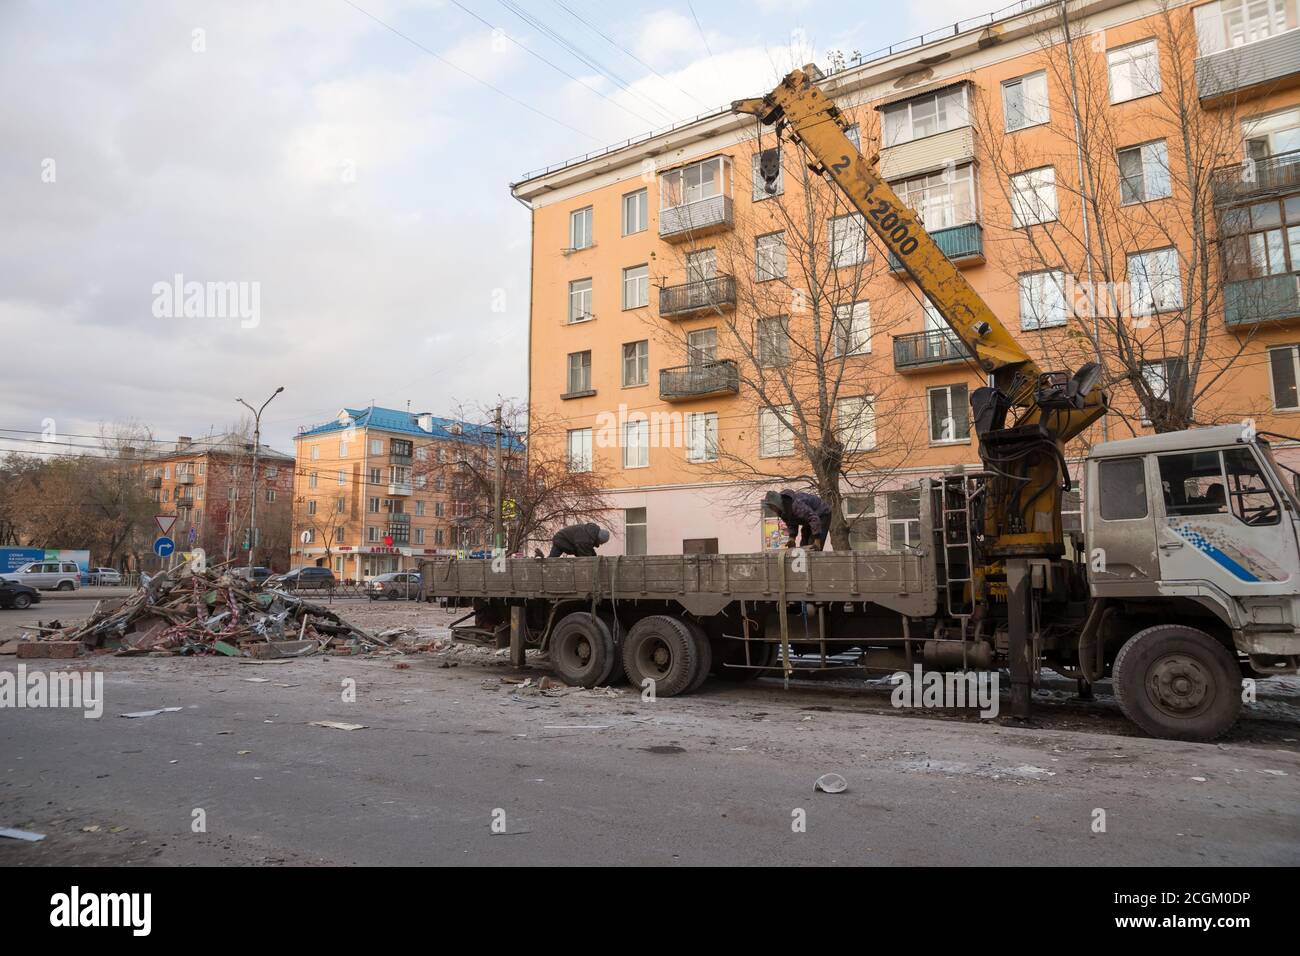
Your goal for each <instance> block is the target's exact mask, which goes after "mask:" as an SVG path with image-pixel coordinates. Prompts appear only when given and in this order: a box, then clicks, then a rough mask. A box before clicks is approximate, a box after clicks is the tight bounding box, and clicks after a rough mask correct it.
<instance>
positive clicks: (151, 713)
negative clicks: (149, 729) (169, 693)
mask: <svg viewBox="0 0 1300 956" xmlns="http://www.w3.org/2000/svg"><path fill="white" fill-rule="evenodd" d="M183 709H184V708H182V707H159V708H158V709H157V710H137V711H136V712H135V713H134V714H118V715H117V716H119V717H157V716H158V715H159V714H174V713H176V711H178V710H183Z"/></svg>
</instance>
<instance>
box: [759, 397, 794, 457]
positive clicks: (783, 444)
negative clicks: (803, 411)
mask: <svg viewBox="0 0 1300 956" xmlns="http://www.w3.org/2000/svg"><path fill="white" fill-rule="evenodd" d="M778 407H779V408H780V409H781V412H782V414H784V415H785V416H786V418H787V419H788V418H789V417H790V414H791V411H792V409H791V407H790V406H789V405H781V406H778ZM793 454H794V430H793V429H792V428H790V426H789V425H787V424H786V423H785V422H783V421H782V420H781V418H780V416H779V415H777V413H776V412H775V411H774V410H773V409H770V408H760V409H759V410H758V457H759V458H789V457H790V456H791V455H793Z"/></svg>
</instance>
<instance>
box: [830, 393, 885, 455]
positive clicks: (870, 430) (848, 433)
mask: <svg viewBox="0 0 1300 956" xmlns="http://www.w3.org/2000/svg"><path fill="white" fill-rule="evenodd" d="M846 418H847V419H848V421H847V422H846ZM835 433H836V436H837V437H838V438H839V440H840V443H841V444H842V445H843V446H844V451H845V453H846V454H850V455H857V454H862V453H863V452H867V451H874V450H875V448H876V401H875V396H874V395H858V396H851V397H848V398H841V399H837V400H836V402H835Z"/></svg>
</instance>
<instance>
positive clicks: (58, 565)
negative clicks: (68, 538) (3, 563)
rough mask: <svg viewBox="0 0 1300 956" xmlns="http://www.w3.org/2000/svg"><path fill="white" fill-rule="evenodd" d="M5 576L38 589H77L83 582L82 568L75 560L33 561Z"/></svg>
mask: <svg viewBox="0 0 1300 956" xmlns="http://www.w3.org/2000/svg"><path fill="white" fill-rule="evenodd" d="M5 578H6V579H7V580H10V581H17V582H18V583H19V584H25V585H27V586H28V587H29V588H36V589H37V590H38V591H75V590H76V589H77V587H78V586H79V585H80V584H81V569H80V568H78V567H77V563H76V562H75V561H33V562H31V563H30V564H24V565H23V566H22V567H21V568H19V569H18V570H17V571H10V572H9V573H7V574H6V575H5Z"/></svg>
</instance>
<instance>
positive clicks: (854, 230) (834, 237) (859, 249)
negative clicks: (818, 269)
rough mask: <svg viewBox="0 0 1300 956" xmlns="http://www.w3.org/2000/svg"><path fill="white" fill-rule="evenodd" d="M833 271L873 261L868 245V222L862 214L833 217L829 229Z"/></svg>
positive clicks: (852, 213) (828, 240)
mask: <svg viewBox="0 0 1300 956" xmlns="http://www.w3.org/2000/svg"><path fill="white" fill-rule="evenodd" d="M826 231H827V233H828V237H827V243H828V245H829V247H830V260H831V268H832V269H845V268H848V267H849V266H859V265H862V264H863V263H865V262H869V261H870V260H871V247H870V245H869V244H868V243H867V220H866V217H865V216H863V215H862V213H860V212H851V213H848V214H847V215H844V216H832V217H831V220H830V222H829V224H828V227H827V230H826Z"/></svg>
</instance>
